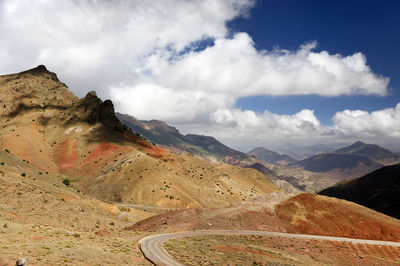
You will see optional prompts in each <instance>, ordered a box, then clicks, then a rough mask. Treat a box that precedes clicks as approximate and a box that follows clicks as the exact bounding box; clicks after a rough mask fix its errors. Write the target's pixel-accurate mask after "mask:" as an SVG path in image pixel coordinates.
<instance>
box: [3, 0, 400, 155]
mask: <svg viewBox="0 0 400 266" xmlns="http://www.w3.org/2000/svg"><path fill="white" fill-rule="evenodd" d="M399 13H400V1H398V0H385V1H378V0H337V1H333V0H327V1H317V0H258V1H257V0H220V1H218V0H192V1H190V0H159V1H157V0H155V1H140V0H103V1H102V0H81V1H75V0H59V1H51V0H36V1H32V0H31V1H29V0H0V74H8V73H13V72H19V71H23V70H26V69H29V68H32V67H35V66H37V65H39V64H44V65H46V66H47V68H48V69H49V70H50V71H53V72H56V73H57V74H58V76H59V78H60V79H61V80H62V81H63V82H64V83H66V84H67V85H68V86H69V88H70V89H71V90H72V91H73V92H74V93H75V94H77V95H78V96H80V97H83V96H84V95H85V94H86V93H87V92H88V91H91V90H96V91H97V94H98V95H99V97H101V98H102V99H103V100H105V99H111V100H112V101H113V103H114V105H115V109H116V110H117V111H119V112H122V113H127V114H130V115H133V116H135V117H137V118H138V119H143V120H150V119H158V120H163V121H166V122H167V123H169V124H170V125H173V126H175V127H177V128H178V129H179V130H180V131H181V132H182V133H184V134H186V133H194V134H203V135H211V136H214V137H216V138H217V139H218V140H220V141H222V142H223V143H224V144H227V145H228V146H231V147H233V148H237V149H239V150H242V151H247V150H249V149H250V148H253V147H256V146H264V147H266V148H272V149H278V148H279V146H280V145H286V144H293V145H298V146H302V145H312V144H316V143H326V144H329V143H338V142H341V143H342V142H343V143H351V142H353V141H356V140H362V141H365V142H368V143H377V144H380V145H382V146H385V147H391V148H392V149H399V150H400V141H399V140H400V104H399V103H400V87H399V86H400V75H399V74H400V68H399V67H398V62H400V50H399V47H400V16H398V14H399Z"/></svg>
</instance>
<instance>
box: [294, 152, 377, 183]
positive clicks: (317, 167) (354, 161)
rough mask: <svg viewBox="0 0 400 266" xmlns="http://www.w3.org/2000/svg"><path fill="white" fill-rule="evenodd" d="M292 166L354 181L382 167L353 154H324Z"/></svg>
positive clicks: (366, 158) (338, 178)
mask: <svg viewBox="0 0 400 266" xmlns="http://www.w3.org/2000/svg"><path fill="white" fill-rule="evenodd" d="M290 166H293V167H299V168H302V169H305V170H308V171H311V172H317V173H325V174H328V175H331V176H333V177H336V178H337V180H345V179H352V178H356V177H360V176H362V175H365V174H367V173H369V172H372V171H374V170H376V169H378V168H380V167H381V166H382V165H381V164H379V163H377V162H375V161H374V160H371V159H370V158H368V157H364V156H360V155H353V154H338V153H323V154H319V155H315V156H312V157H310V158H307V159H304V160H302V161H299V162H297V163H295V164H291V165H290Z"/></svg>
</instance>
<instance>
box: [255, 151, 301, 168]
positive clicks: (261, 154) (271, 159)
mask: <svg viewBox="0 0 400 266" xmlns="http://www.w3.org/2000/svg"><path fill="white" fill-rule="evenodd" d="M247 154H249V155H251V156H254V157H256V158H258V159H260V160H263V161H265V162H267V163H272V164H278V165H288V164H292V163H295V162H297V160H295V159H293V158H292V157H290V156H288V155H286V154H279V153H277V152H274V151H271V150H268V149H266V148H263V147H258V148H255V149H253V150H251V151H249V152H248V153H247Z"/></svg>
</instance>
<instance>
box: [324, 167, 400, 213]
mask: <svg viewBox="0 0 400 266" xmlns="http://www.w3.org/2000/svg"><path fill="white" fill-rule="evenodd" d="M319 194H321V195H326V196H330V197H336V198H340V199H345V200H349V201H353V202H355V203H358V204H360V205H363V206H366V207H368V208H371V209H374V210H376V211H379V212H382V213H384V214H387V215H389V216H392V217H395V218H397V219H400V205H399V202H400V165H399V164H397V165H392V166H386V167H383V168H380V169H378V170H376V171H374V172H372V173H370V174H367V175H365V176H363V177H360V178H357V179H353V180H351V181H344V182H341V183H338V184H336V185H334V186H332V187H329V188H327V189H324V190H322V191H321V192H319Z"/></svg>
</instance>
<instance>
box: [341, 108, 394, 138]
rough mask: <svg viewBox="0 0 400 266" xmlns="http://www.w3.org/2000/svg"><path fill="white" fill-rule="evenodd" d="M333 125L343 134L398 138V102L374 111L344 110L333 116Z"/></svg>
mask: <svg viewBox="0 0 400 266" xmlns="http://www.w3.org/2000/svg"><path fill="white" fill-rule="evenodd" d="M333 121H334V123H335V127H336V129H337V130H338V131H340V132H341V133H343V134H345V135H350V136H351V135H359V136H365V137H371V138H378V139H379V138H382V137H383V138H388V137H391V138H400V103H399V104H397V105H396V107H394V108H387V109H383V110H378V111H374V112H370V113H369V112H366V111H361V110H344V111H342V112H338V113H336V114H335V116H334V117H333Z"/></svg>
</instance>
